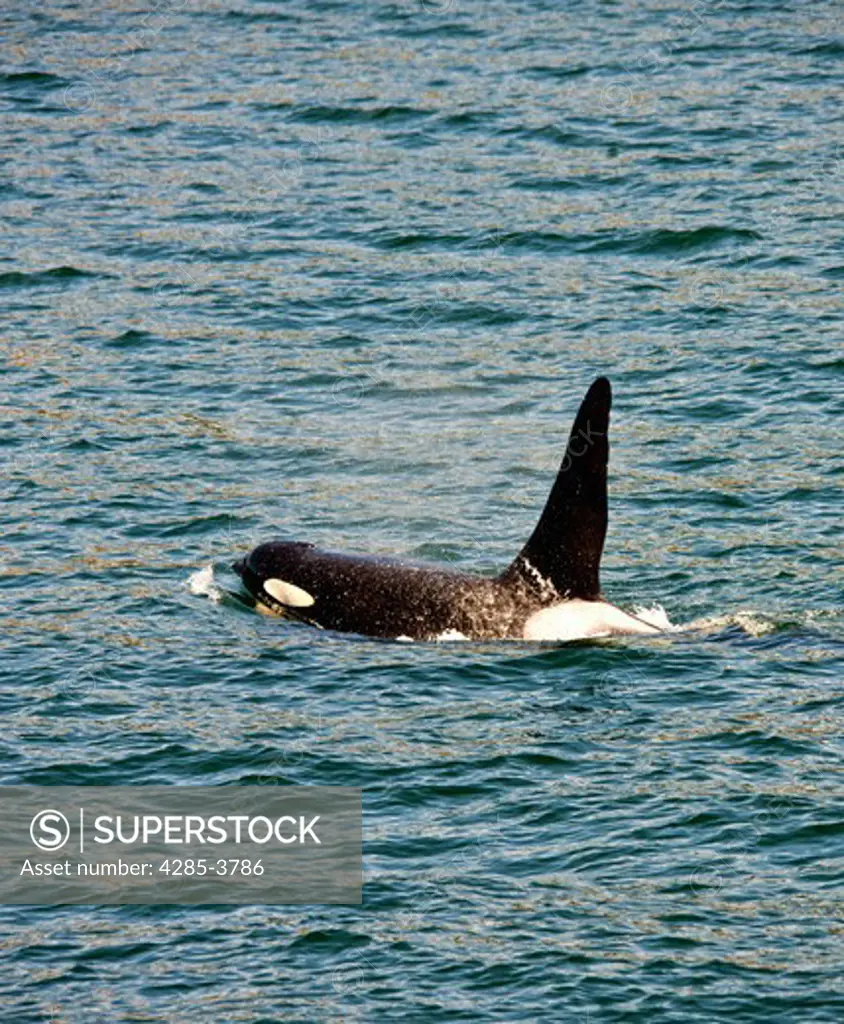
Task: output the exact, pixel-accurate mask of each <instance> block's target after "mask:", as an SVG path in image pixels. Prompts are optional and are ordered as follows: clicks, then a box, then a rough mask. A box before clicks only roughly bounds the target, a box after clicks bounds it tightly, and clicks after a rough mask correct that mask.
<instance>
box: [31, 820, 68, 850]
mask: <svg viewBox="0 0 844 1024" xmlns="http://www.w3.org/2000/svg"><path fill="white" fill-rule="evenodd" d="M29 834H30V836H31V838H32V841H33V843H35V845H36V846H37V847H38V849H39V850H45V851H46V852H47V853H53V851H55V850H60V849H61V848H62V847H63V846H64V844H65V843H66V842H67V841H68V839H70V822H69V821H68V820H67V818H66V817H65V816H64V815H63V814H62V812H61V811H53V810H48V811H39V812H38V813H37V814H36V815H35V817H34V818H33V819H32V822H31V824H30V826H29Z"/></svg>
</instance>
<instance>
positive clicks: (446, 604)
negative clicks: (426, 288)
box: [234, 377, 659, 640]
mask: <svg viewBox="0 0 844 1024" xmlns="http://www.w3.org/2000/svg"><path fill="white" fill-rule="evenodd" d="M611 396H612V392H611V389H610V383H609V381H608V380H607V379H606V377H599V378H598V379H597V380H596V381H595V382H594V383H593V384H592V386H591V387H590V388H589V391H588V392H587V393H586V397H585V398H584V399H583V402H582V403H581V406H580V410H579V412H578V414H577V417H576V418H575V421H574V426H573V427H572V430H571V435H570V436H569V440H568V445H567V446H566V451H565V454H564V456H563V461H562V463H561V465H560V469H559V472H558V474H557V479H556V481H555V483H554V486H553V488H552V490H551V494H550V496H549V497H548V502H547V504H546V505H545V510H544V511H543V513H542V515H541V517H540V519H539V522H538V523H537V525H536V528H535V529H534V531H533V533H532V534H531V536H530V539H529V540H528V542H527V543H526V544H525V546H524V547H523V548H522V550H521V551H520V552H519V554H518V555H517V556H516V558H515V560H514V561H513V563H512V564H511V565H510V566H509V567H508V568H507V569H505V570H504V572H503V573H501V575H500V576H495V577H484V576H472V575H469V574H468V573H461V572H454V571H450V570H447V569H440V568H437V567H434V566H424V565H414V564H413V563H410V562H405V561H402V560H399V559H387V558H371V557H366V556H361V555H344V554H339V553H336V552H333V551H321V550H319V549H318V548H315V547H314V546H313V545H312V544H307V543H303V542H302V541H283V540H279V541H271V542H269V543H267V544H261V545H260V546H259V547H257V548H255V549H254V551H252V552H251V553H250V554H249V555H247V557H246V558H244V559H243V560H242V561H239V562H237V563H235V565H234V569H235V571H236V572H237V573H238V574H239V576H240V577H241V579H242V580H243V583H244V585H245V587H246V589H247V590H248V591H249V593H250V594H251V595H252V596H253V597H254V598H255V601H256V602H257V603H258V605H260V606H262V607H263V608H264V609H268V610H270V611H272V612H276V613H278V614H280V615H283V616H285V617H288V618H294V619H299V620H301V621H302V622H307V623H310V624H311V625H314V626H319V627H321V628H323V629H331V630H339V631H341V632H349V633H360V634H363V635H365V636H374V637H385V638H392V639H411V640H435V639H462V638H465V639H477V640H491V639H526V640H571V639H579V638H584V637H598V636H611V635H615V634H630V633H658V632H659V630H658V629H657V628H656V627H655V626H654V625H652V624H651V623H649V622H646V621H645V620H643V619H641V618H638V617H637V616H635V615H628V614H627V613H626V612H623V611H622V610H621V609H620V608H616V607H614V606H613V605H611V604H609V603H608V602H607V601H605V600H604V599H603V597H602V596H601V588H600V583H599V578H598V573H599V566H600V561H601V552H602V551H603V547H604V537H605V536H606V532H607V460H608V458H609V439H608V432H609V414H610V404H611Z"/></svg>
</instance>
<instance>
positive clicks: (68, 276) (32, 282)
mask: <svg viewBox="0 0 844 1024" xmlns="http://www.w3.org/2000/svg"><path fill="white" fill-rule="evenodd" d="M100 276H110V275H100V274H93V273H91V271H89V270H80V269H79V268H78V267H53V268H52V269H51V270H39V271H35V272H33V273H29V274H26V273H24V272H23V271H20V270H10V271H9V272H8V273H6V274H0V288H37V287H39V286H41V285H47V284H54V283H55V282H56V281H58V282H64V281H75V280H77V279H79V278H83V277H100Z"/></svg>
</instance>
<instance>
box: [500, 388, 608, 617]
mask: <svg viewBox="0 0 844 1024" xmlns="http://www.w3.org/2000/svg"><path fill="white" fill-rule="evenodd" d="M611 404H612V389H611V388H610V382H609V381H608V380H607V378H606V377H598V379H597V380H596V381H595V382H594V383H593V384H592V386H591V387H590V388H589V390H588V391H587V392H586V397H585V398H584V399H583V401H582V402H581V405H580V410H579V411H578V413H577V416H576V417H575V421H574V426H573V427H572V429H571V434H570V435H569V441H568V445H567V446H566V452H565V455H564V456H563V461H562V463H561V464H560V469H559V472H558V473H557V479H556V481H555V482H554V486H553V488H552V489H551V494H550V495H549V496H548V501H547V503H546V505H545V509H544V511H543V513H542V515H541V516H540V518H539V522H538V523H537V524H536V528H535V529H534V531H533V533H532V534H531V536H530V539H529V540H528V542H527V544H525V546H524V547H523V548H522V550H521V552H520V553H519V555H518V556H517V557H516V559H515V561H514V562H513V564H512V565H511V566H510V567H509V568H508V569H507V570H506V572H505V573H504V574H503V575H502V577H501V579H502V581H508V580H513V579H514V578H516V577H521V578H522V579H524V580H525V581H526V582H528V584H529V585H531V586H532V587H534V589H539V590H542V588H543V583H544V581H548V582H550V583H551V584H553V586H554V589H555V590H556V591H557V594H558V595H559V596H560V597H564V598H569V597H571V598H584V599H586V600H590V599H592V600H594V599H595V598H597V597H598V596H599V595H600V591H601V586H600V581H599V568H600V562H601V553H602V551H603V549H604V538H605V536H606V533H607V461H608V459H609V420H610V405H611ZM544 585H545V586H546V587H547V583H545V584H544ZM542 596H543V597H545V596H548V595H546V594H543V595H542Z"/></svg>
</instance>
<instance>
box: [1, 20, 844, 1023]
mask: <svg viewBox="0 0 844 1024" xmlns="http://www.w3.org/2000/svg"><path fill="white" fill-rule="evenodd" d="M840 15H841V11H840V6H839V5H837V4H835V3H832V2H830V0H813V2H811V3H809V2H798V0H787V2H784V3H780V4H769V3H766V2H761V0H759V2H754V0H746V2H736V0H711V2H707V0H700V2H698V3H696V4H691V2H690V3H689V4H688V5H687V6H684V5H683V4H682V3H679V2H674V0H643V2H640V3H637V4H632V3H623V2H603V3H602V2H598V0H593V2H590V3H586V2H582V3H580V2H572V3H568V4H565V5H563V4H561V3H560V4H555V3H552V2H550V0H549V2H541V0H533V2H529V0H512V2H509V3H504V2H502V0H492V2H488V3H479V2H474V0H399V2H395V3H380V2H375V0H373V2H368V0H350V2H346V3H339V2H327V0H324V2H311V3H307V4H306V3H304V2H301V0H286V2H283V3H281V2H279V3H275V2H261V0H255V2H250V0H201V2H200V0H173V2H168V0H158V2H149V3H144V2H142V0H139V2H137V3H136V2H133V0H125V2H123V0H121V2H120V3H110V2H102V3H99V2H95V3H86V4H82V3H73V2H59V0H46V2H45V3H42V4H35V3H31V2H29V0H7V3H5V4H4V9H3V13H2V14H0V26H2V35H3V37H4V40H5V42H4V49H3V51H2V67H0V72H2V74H0V95H1V96H2V99H0V105H2V117H3V125H4V130H3V133H2V136H0V147H2V152H3V156H4V158H5V159H4V161H3V169H2V177H0V204H2V205H0V217H1V218H2V225H3V239H4V243H5V244H4V246H3V253H2V257H0V315H2V321H1V322H2V331H0V347H2V364H0V374H1V375H2V385H3V407H4V408H3V416H2V434H0V452H2V464H3V473H2V486H3V492H4V499H5V500H4V527H3V539H2V542H0V543H1V544H2V548H1V549H0V561H1V562H2V565H0V577H1V578H0V584H2V591H1V592H0V593H1V594H2V615H3V622H2V633H1V634H0V650H1V651H2V661H1V662H0V707H2V725H3V730H2V741H0V749H2V761H0V764H2V782H3V783H4V784H20V783H27V784H39V785H57V784H83V785H111V784H114V785H116V784H142V783H158V784H209V785H210V784H237V783H242V784H246V783H268V784H293V783H296V784H320V785H349V786H359V787H362V789H363V803H364V883H365V884H364V897H363V904H362V905H361V906H345V907H320V906H302V907H297V906H290V907H267V906H249V907H241V908H237V907H234V908H232V907H229V908H220V907H178V906H173V907H133V906H128V907H111V908H102V907H63V908H50V907H45V908H29V907H7V908H2V910H0V936H2V939H1V940H0V965H2V967H1V969H0V1018H2V1020H3V1021H9V1022H14V1024H22V1022H34V1024H36V1022H37V1024H47V1022H52V1024H65V1022H67V1024H70V1022H85V1024H87V1022H104V1024H105V1022H113V1021H126V1022H128V1021H133V1022H140V1021H144V1022H152V1021H155V1022H159V1021H161V1022H164V1021H166V1022H169V1021H174V1022H182V1021H185V1022H187V1021H191V1022H194V1021H203V1022H205V1021H214V1022H217V1021H220V1022H228V1021H255V1022H257V1021H262V1022H269V1021H282V1020H283V1021H314V1020H319V1021H322V1020H343V1021H346V1020H356V1021H361V1022H369V1021H381V1020H384V1021H387V1020H411V1021H431V1022H436V1021H458V1020H465V1021H549V1022H561V1021H562V1022H574V1024H617V1022H618V1024H621V1022H624V1024H628V1022H630V1024H632V1022H640V1021H642V1022H645V1021H647V1022H649V1024H651V1022H666V1024H680V1022H682V1024H686V1022H701V1021H706V1022H708V1021H729V1022H731V1024H749V1022H753V1024H756V1022H764V1024H774V1022H776V1024H780V1022H782V1024H794V1022H797V1021H799V1022H800V1024H816V1022H829V1024H833V1022H840V1021H841V1020H842V1019H844V925H842V917H841V907H842V898H844V882H842V877H844V875H843V874H842V873H844V778H842V767H843V766H844V742H842V735H844V685H843V682H844V681H843V680H842V669H844V611H842V607H844V606H843V605H842V544H841V536H842V531H841V513H842V501H841V493H842V492H841V485H842V456H841V452H842V415H843V414H844V350H842V344H841V340H842V327H843V326H844V308H843V306H844V304H842V301H841V289H842V280H844V249H843V248H842V234H841V225H842V222H844V221H842V215H844V186H843V185H842V183H843V182H844V116H842V107H841V95H842V57H844V43H842V37H841V34H840V21H841V18H840ZM598 373H605V374H607V375H608V376H609V377H610V378H611V380H612V382H613V386H614V390H615V405H614V411H613V419H612V428H611V429H612V435H611V444H612V451H611V462H610V528H609V535H608V538H607V546H606V551H605V557H604V569H603V584H604V589H605V592H606V594H607V595H608V597H610V598H611V599H612V600H613V601H614V602H616V603H617V604H620V605H621V606H622V607H624V608H626V609H628V610H629V609H633V608H634V607H636V606H646V607H654V606H657V605H659V606H661V607H662V608H664V609H665V612H666V614H667V615H668V617H669V618H670V620H671V622H672V623H674V624H675V625H678V626H681V627H683V628H682V629H680V630H679V631H677V632H672V633H669V634H666V635H664V636H660V637H658V638H654V639H650V638H641V637H637V638H630V639H622V640H615V641H612V642H599V643H574V644H556V645H555V644H528V643H524V642H510V643H498V644H478V643H442V644H407V643H404V644H403V643H386V642H376V641H372V640H367V639H364V638H360V637H354V636H343V635H336V634H330V633H325V632H319V631H316V630H312V629H310V628H308V627H305V626H302V625H297V624H292V623H286V622H283V621H280V620H279V619H276V618H271V617H267V616H262V615H259V614H257V613H255V612H254V611H253V610H251V609H249V608H248V607H246V606H245V605H244V604H242V603H241V602H240V601H239V600H237V598H236V597H235V596H233V595H235V594H236V593H237V592H238V581H237V579H236V577H235V576H234V574H233V573H232V572H231V570H230V565H231V562H232V561H233V560H234V559H235V558H237V557H241V556H242V555H243V554H244V553H245V552H246V551H248V550H249V548H250V547H251V546H253V545H254V544H255V543H257V542H259V541H261V540H265V539H269V538H271V537H274V536H284V537H289V538H300V539H308V540H311V541H314V542H315V543H318V544H320V545H322V546H326V547H334V548H339V549H343V550H349V551H359V552H367V553H375V554H393V555H402V556H409V557H414V558H419V559H422V560H429V561H433V562H441V563H451V564H454V565H456V566H458V567H460V568H464V569H467V570H473V571H479V572H494V571H496V570H497V569H500V568H501V567H503V566H504V565H506V564H507V563H508V562H509V560H510V559H511V558H512V556H513V554H514V553H515V552H516V551H517V550H518V548H519V546H520V545H521V543H522V542H523V541H524V539H525V538H526V537H527V535H528V533H529V532H530V530H531V529H532V527H533V525H534V522H535V520H536V518H537V516H538V514H539V512H540V510H541V508H542V505H543V503H544V501H545V498H546V495H547V492H548V490H549V488H550V485H551V482H552V480H553V475H554V473H555V471H556V468H557V464H558V462H559V459H560V456H561V453H562V449H563V445H564V443H565V438H566V435H567V432H568V429H569V426H570V423H571V419H572V417H573V415H574V412H575V410H576V408H577V404H578V402H579V400H580V397H581V395H582V394H583V392H584V390H585V388H586V387H587V386H588V384H589V383H590V381H591V380H592V379H593V377H594V376H595V375H597V374H598Z"/></svg>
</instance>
